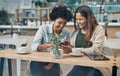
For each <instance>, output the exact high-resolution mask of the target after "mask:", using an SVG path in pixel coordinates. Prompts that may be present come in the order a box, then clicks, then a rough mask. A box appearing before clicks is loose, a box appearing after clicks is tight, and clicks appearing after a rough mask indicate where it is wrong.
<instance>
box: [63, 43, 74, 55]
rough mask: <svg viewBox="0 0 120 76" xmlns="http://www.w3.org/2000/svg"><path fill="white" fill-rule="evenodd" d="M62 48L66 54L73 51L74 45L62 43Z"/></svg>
mask: <svg viewBox="0 0 120 76" xmlns="http://www.w3.org/2000/svg"><path fill="white" fill-rule="evenodd" d="M61 49H63V52H64V53H65V54H68V53H70V52H72V46H71V45H61Z"/></svg>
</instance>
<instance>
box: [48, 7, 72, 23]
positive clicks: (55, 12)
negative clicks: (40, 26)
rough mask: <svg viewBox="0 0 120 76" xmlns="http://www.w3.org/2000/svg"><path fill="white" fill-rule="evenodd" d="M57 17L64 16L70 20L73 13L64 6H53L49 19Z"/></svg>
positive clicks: (52, 19)
mask: <svg viewBox="0 0 120 76" xmlns="http://www.w3.org/2000/svg"><path fill="white" fill-rule="evenodd" d="M57 18H64V19H65V20H67V21H70V20H71V19H72V18H73V14H72V12H71V11H70V10H69V9H68V8H67V7H66V6H58V7H54V8H53V9H52V11H51V13H50V19H51V21H54V20H56V19H57Z"/></svg>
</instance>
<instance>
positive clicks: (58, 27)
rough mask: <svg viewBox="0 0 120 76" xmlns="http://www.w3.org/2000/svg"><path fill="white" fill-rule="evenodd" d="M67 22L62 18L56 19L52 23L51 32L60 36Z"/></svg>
mask: <svg viewBox="0 0 120 76" xmlns="http://www.w3.org/2000/svg"><path fill="white" fill-rule="evenodd" d="M66 23H67V21H66V20H65V19H63V18H58V19H56V20H55V22H54V26H53V31H54V32H55V33H57V34H60V33H61V31H62V29H63V28H64V27H65V26H66Z"/></svg>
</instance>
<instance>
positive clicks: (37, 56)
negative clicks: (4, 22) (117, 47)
mask: <svg viewBox="0 0 120 76" xmlns="http://www.w3.org/2000/svg"><path fill="white" fill-rule="evenodd" d="M0 57H1V58H2V57H3V58H10V59H20V60H31V61H40V62H54V63H62V64H72V65H82V66H92V67H111V66H113V63H114V57H113V56H107V57H108V58H110V60H108V61H94V60H91V59H89V58H88V57H87V56H81V57H73V56H71V55H70V54H64V57H63V58H61V59H54V58H52V57H51V55H50V53H49V52H31V53H30V54H16V51H15V50H12V49H7V50H1V51H0ZM116 60H117V61H116V63H117V64H116V65H117V66H120V57H117V58H116Z"/></svg>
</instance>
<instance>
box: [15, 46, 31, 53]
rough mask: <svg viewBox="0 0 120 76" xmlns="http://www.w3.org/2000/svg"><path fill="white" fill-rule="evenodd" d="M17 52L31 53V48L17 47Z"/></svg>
mask: <svg viewBox="0 0 120 76" xmlns="http://www.w3.org/2000/svg"><path fill="white" fill-rule="evenodd" d="M16 53H18V54H28V53H30V49H28V48H27V47H19V48H17V49H16Z"/></svg>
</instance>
